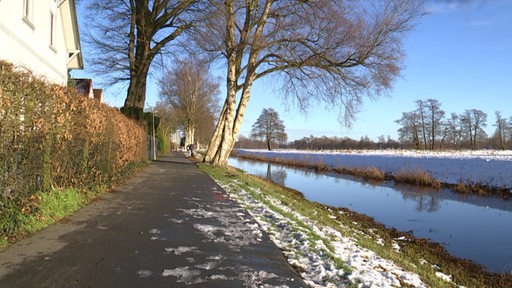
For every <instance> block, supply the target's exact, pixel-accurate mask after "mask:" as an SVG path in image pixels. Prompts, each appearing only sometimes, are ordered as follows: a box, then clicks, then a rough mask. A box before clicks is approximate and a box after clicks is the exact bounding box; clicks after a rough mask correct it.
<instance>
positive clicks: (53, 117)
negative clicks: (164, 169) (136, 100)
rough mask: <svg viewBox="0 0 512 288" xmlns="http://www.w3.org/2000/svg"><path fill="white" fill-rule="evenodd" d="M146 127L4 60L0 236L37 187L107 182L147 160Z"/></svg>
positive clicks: (26, 209)
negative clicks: (20, 69)
mask: <svg viewBox="0 0 512 288" xmlns="http://www.w3.org/2000/svg"><path fill="white" fill-rule="evenodd" d="M146 146H147V144H146V132H145V130H144V128H142V127H141V126H140V125H139V124H137V123H136V122H134V121H132V120H129V119H128V118H126V117H125V116H124V115H122V114H121V113H120V112H119V111H117V110H116V109H114V108H111V107H108V106H107V105H104V104H101V103H99V102H98V101H96V100H94V99H89V98H86V97H83V96H81V95H78V94H77V93H76V91H75V89H73V88H67V87H62V86H59V85H52V84H48V83H46V82H45V81H44V80H41V79H38V78H36V77H34V76H33V75H32V74H30V73H28V72H26V71H19V69H16V68H15V67H14V66H13V65H11V64H9V63H6V62H1V61H0V236H1V237H0V238H2V237H10V236H11V235H13V234H15V233H19V232H18V230H19V223H18V222H19V213H22V214H25V215H26V214H32V213H37V198H36V197H35V195H37V194H38V193H47V192H49V191H51V190H54V189H66V188H70V187H72V188H74V189H78V190H80V191H83V193H89V192H90V191H94V190H95V189H97V187H101V186H103V187H104V186H110V185H112V184H113V183H114V182H115V181H118V180H120V179H122V177H123V175H125V174H126V172H127V171H128V170H130V169H131V168H132V167H135V166H138V165H139V164H140V163H144V162H145V161H146V160H147V147H146Z"/></svg>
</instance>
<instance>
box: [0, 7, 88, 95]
mask: <svg viewBox="0 0 512 288" xmlns="http://www.w3.org/2000/svg"><path fill="white" fill-rule="evenodd" d="M58 5H60V6H59V7H58ZM75 26H77V19H76V8H75V1H74V0H64V1H63V0H0V59H1V60H6V61H9V62H11V63H13V64H14V65H16V66H19V67H21V68H22V69H23V68H25V69H27V70H29V71H32V73H34V74H35V75H37V76H40V77H44V78H46V79H47V80H48V81H50V82H53V83H58V84H62V85H65V84H66V83H67V78H68V69H82V68H83V62H82V58H81V54H80V53H78V54H77V53H76V52H78V51H79V50H80V39H79V35H78V27H75Z"/></svg>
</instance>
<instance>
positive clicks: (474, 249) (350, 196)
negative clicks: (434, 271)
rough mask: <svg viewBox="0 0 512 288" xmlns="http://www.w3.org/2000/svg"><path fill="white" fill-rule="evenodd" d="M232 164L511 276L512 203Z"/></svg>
mask: <svg viewBox="0 0 512 288" xmlns="http://www.w3.org/2000/svg"><path fill="white" fill-rule="evenodd" d="M229 165H231V166H234V167H238V168H240V169H242V170H244V171H246V172H247V173H251V174H254V175H258V176H260V177H264V178H267V179H270V180H272V181H274V182H276V183H278V184H280V185H282V186H286V187H290V188H292V189H295V190H298V191H300V192H302V193H303V194H304V196H305V197H306V198H307V199H309V200H311V201H316V202H319V203H322V204H325V205H330V206H334V207H347V208H349V209H350V210H353V211H356V212H359V213H362V214H366V215H368V216H370V217H372V218H374V219H375V220H376V221H378V222H380V223H382V224H384V225H386V226H388V227H395V228H397V229H399V230H401V231H408V232H411V233H412V234H414V235H416V236H418V237H424V238H429V239H431V240H433V241H435V242H438V243H441V244H442V245H443V246H444V247H445V248H446V249H447V250H448V251H449V252H450V253H451V254H453V255H455V256H457V257H460V258H467V259H471V260H473V261H475V262H477V263H480V264H482V265H484V266H486V267H487V268H488V269H489V270H490V271H493V272H498V273H511V272H512V268H511V267H512V250H511V249H510V244H511V243H512V229H508V228H505V227H509V226H510V223H511V222H512V201H506V200H503V199H499V198H493V197H479V196H476V195H461V194H455V193H452V192H451V191H450V190H447V189H444V190H440V191H436V190H431V189H418V188H417V187H415V186H411V185H394V183H388V182H387V183H383V184H382V185H375V183H374V184H370V183H365V182H362V181H360V180H358V179H355V178H353V177H350V176H341V175H334V174H319V173H315V172H312V171H305V170H300V169H292V168H288V167H284V166H280V165H274V164H268V163H262V162H253V161H247V160H241V159H230V161H229Z"/></svg>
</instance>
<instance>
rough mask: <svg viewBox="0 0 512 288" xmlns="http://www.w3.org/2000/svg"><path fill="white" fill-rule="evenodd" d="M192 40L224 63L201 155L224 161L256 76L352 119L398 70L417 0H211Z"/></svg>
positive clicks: (304, 102)
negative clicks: (222, 94) (216, 108)
mask: <svg viewBox="0 0 512 288" xmlns="http://www.w3.org/2000/svg"><path fill="white" fill-rule="evenodd" d="M210 3H211V7H214V8H215V9H214V11H212V13H211V14H210V17H209V18H208V19H207V21H206V23H205V25H203V26H199V27H197V29H196V30H195V31H194V33H191V35H193V39H192V40H193V41H195V43H197V44H198V45H199V47H201V48H202V49H203V51H207V52H211V53H212V54H213V55H214V56H217V57H218V58H220V59H222V60H223V61H224V62H225V64H226V66H225V67H226V70H225V72H226V74H225V75H226V90H225V91H226V98H225V101H224V106H223V108H222V111H221V114H220V117H219V119H218V122H217V126H216V129H215V132H214V134H213V137H212V139H211V141H210V144H209V146H208V150H207V152H206V155H205V158H204V161H207V162H211V163H212V164H214V165H217V166H225V165H227V160H228V157H229V154H230V152H231V150H232V148H233V145H234V143H235V139H236V136H237V134H238V132H239V130H240V126H241V124H242V121H243V118H244V112H245V109H246V107H247V104H248V102H249V99H250V97H251V87H252V85H253V83H254V81H256V80H258V79H260V78H263V77H265V76H268V75H275V76H278V80H279V81H276V82H278V83H281V84H282V85H283V91H284V92H285V93H284V94H285V95H286V96H289V97H291V98H289V99H294V100H296V101H295V102H297V103H298V104H299V106H300V107H301V108H303V109H304V110H305V111H306V110H307V107H308V104H309V103H310V102H314V101H325V102H326V103H328V104H329V105H333V106H334V105H338V106H340V107H343V109H342V110H340V111H343V112H342V115H341V116H342V117H340V119H342V120H344V121H343V122H344V123H345V124H349V123H351V122H352V121H353V120H354V117H355V116H354V115H355V113H356V111H357V109H358V106H359V105H360V104H361V103H362V102H363V99H364V98H365V97H370V98H373V97H377V96H380V95H383V94H385V92H387V90H388V89H389V88H390V87H391V84H392V82H393V80H394V79H395V78H396V77H397V76H398V75H399V73H400V69H401V65H402V61H403V57H404V51H403V47H402V46H403V45H402V37H403V35H404V33H405V32H407V31H408V30H410V29H411V28H412V26H413V24H414V22H415V20H417V19H418V18H419V17H420V16H421V15H422V13H423V12H422V3H421V1H416V0H379V1H334V0H317V1H302V0H280V1H276V0H244V1H242V0H210Z"/></svg>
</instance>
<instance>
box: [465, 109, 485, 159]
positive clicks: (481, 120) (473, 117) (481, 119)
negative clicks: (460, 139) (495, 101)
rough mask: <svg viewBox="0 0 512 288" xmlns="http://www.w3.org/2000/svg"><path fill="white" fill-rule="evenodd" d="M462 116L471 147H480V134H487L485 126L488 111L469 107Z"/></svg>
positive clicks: (483, 135)
mask: <svg viewBox="0 0 512 288" xmlns="http://www.w3.org/2000/svg"><path fill="white" fill-rule="evenodd" d="M460 118H461V119H462V121H463V123H464V127H465V130H466V131H467V135H468V139H469V143H470V148H471V149H472V150H474V149H476V148H477V147H478V142H477V140H478V136H482V137H485V136H486V135H485V131H484V130H483V127H486V126H487V113H485V112H483V111H482V110H478V109H469V110H465V111H464V113H463V114H462V115H461V116H460Z"/></svg>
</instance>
